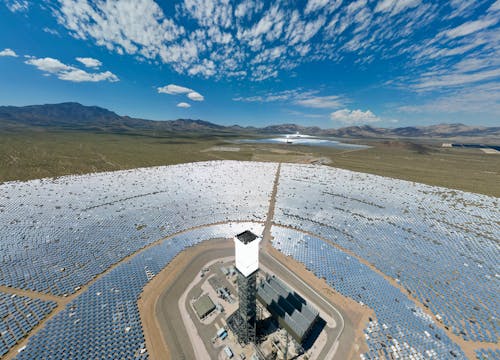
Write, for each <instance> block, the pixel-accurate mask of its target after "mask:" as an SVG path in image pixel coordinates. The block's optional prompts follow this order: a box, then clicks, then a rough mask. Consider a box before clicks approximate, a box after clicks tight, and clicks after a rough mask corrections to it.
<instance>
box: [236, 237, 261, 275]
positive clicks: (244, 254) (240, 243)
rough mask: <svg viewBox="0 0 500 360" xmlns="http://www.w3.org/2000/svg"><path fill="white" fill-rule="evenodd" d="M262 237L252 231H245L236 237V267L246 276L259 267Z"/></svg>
mask: <svg viewBox="0 0 500 360" xmlns="http://www.w3.org/2000/svg"><path fill="white" fill-rule="evenodd" d="M260 240H261V239H260V238H259V237H258V236H257V235H255V234H254V233H252V232H251V231H248V230H247V231H244V232H242V233H241V234H238V235H236V236H235V237H234V252H235V258H236V259H235V262H236V268H237V269H238V270H239V272H240V273H242V274H243V275H244V276H245V277H247V276H248V275H250V274H252V273H253V272H254V271H255V270H257V269H258V268H259V244H260Z"/></svg>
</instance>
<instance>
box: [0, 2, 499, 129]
mask: <svg viewBox="0 0 500 360" xmlns="http://www.w3.org/2000/svg"><path fill="white" fill-rule="evenodd" d="M65 101H77V102H81V103H83V104H85V105H98V106H102V107H106V108H108V109H110V110H113V111H115V112H117V113H118V114H121V115H130V116H134V117H141V118H147V119H155V120H163V119H165V120H169V119H176V118H196V119H198V118H199V119H204V120H207V121H212V122H215V123H219V124H241V125H256V126H263V125H268V124H278V123H298V124H302V125H314V126H321V127H324V128H329V127H343V126H350V125H362V124H369V125H372V126H381V127H399V126H415V125H416V126H419V125H422V126H424V125H430V124H438V123H455V122H462V123H465V124H469V125H486V126H500V0H488V1H486V0H474V1H471V0H450V1H441V0H435V1H427V0H357V1H347V0H303V1H291V0H287V1H272V2H263V1H259V0H254V1H228V0H157V1H154V0H100V1H87V0H45V1H27V0H0V103H1V105H29V104H42V103H57V102H65Z"/></svg>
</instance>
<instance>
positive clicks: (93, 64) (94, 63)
mask: <svg viewBox="0 0 500 360" xmlns="http://www.w3.org/2000/svg"><path fill="white" fill-rule="evenodd" d="M76 60H77V61H79V62H81V63H82V64H83V65H85V66H86V67H89V68H98V67H100V66H101V65H102V62H100V61H99V60H97V59H94V58H90V57H77V58H76Z"/></svg>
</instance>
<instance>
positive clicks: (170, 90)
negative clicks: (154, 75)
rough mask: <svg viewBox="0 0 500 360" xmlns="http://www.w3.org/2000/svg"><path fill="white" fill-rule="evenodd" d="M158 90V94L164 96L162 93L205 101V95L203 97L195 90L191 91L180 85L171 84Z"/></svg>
mask: <svg viewBox="0 0 500 360" xmlns="http://www.w3.org/2000/svg"><path fill="white" fill-rule="evenodd" d="M157 90H158V93H160V94H162V93H163V94H169V95H182V94H186V96H187V97H188V98H189V99H191V100H193V101H203V100H205V98H204V97H203V95H201V94H200V93H199V92H197V91H194V90H193V89H190V88H187V87H184V86H180V85H175V84H169V85H165V86H162V87H159V88H158V89H157Z"/></svg>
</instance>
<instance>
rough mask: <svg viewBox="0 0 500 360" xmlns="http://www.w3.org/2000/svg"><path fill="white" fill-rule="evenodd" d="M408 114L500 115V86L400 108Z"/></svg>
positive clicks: (495, 84)
mask: <svg viewBox="0 0 500 360" xmlns="http://www.w3.org/2000/svg"><path fill="white" fill-rule="evenodd" d="M398 110H399V111H401V112H406V113H428V114H436V113H442V114H463V113H467V114H471V115H473V116H477V114H484V113H487V114H493V115H497V116H499V115H500V84H498V83H490V84H483V85H479V86H476V87H473V88H467V87H466V88H464V89H461V90H459V91H456V92H453V93H450V94H444V95H440V96H437V97H436V96H434V97H432V98H431V99H429V100H427V101H425V102H424V103H422V104H419V105H404V106H400V107H399V108H398Z"/></svg>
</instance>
